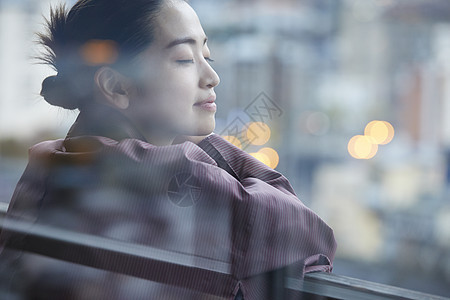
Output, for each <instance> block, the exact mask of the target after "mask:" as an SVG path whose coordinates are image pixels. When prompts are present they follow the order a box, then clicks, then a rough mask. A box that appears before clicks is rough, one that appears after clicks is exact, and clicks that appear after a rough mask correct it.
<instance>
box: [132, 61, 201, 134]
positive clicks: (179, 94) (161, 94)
mask: <svg viewBox="0 0 450 300" xmlns="http://www.w3.org/2000/svg"><path fill="white" fill-rule="evenodd" d="M187 69H188V68H185V69H183V68H177V69H172V70H171V69H168V70H167V69H166V70H164V71H162V72H159V74H158V75H159V76H155V75H154V74H149V75H147V77H146V78H145V80H143V82H142V85H141V86H140V91H141V92H140V95H139V96H138V99H137V101H136V105H135V106H134V108H133V111H134V114H135V115H139V119H140V120H141V121H142V122H146V123H147V124H148V125H147V126H151V125H152V124H155V123H157V124H159V125H161V124H164V125H165V126H170V127H176V128H180V127H185V126H190V124H191V123H192V122H194V121H195V119H196V117H195V115H194V114H195V113H194V108H193V104H194V103H195V102H197V101H198V100H199V99H198V90H199V89H198V80H197V76H196V74H195V73H194V72H193V71H192V70H194V68H191V69H192V70H187ZM188 71H190V72H188Z"/></svg>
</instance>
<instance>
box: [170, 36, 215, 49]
mask: <svg viewBox="0 0 450 300" xmlns="http://www.w3.org/2000/svg"><path fill="white" fill-rule="evenodd" d="M207 41H208V37H205V39H204V40H203V45H205V44H206V42H207ZM180 44H190V45H195V44H197V41H196V40H195V39H193V38H191V37H183V38H179V39H176V40H173V41H172V42H170V43H169V45H167V46H166V49H169V48H172V47H174V46H176V45H180Z"/></svg>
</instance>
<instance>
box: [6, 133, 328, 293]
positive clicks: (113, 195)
mask: <svg viewBox="0 0 450 300" xmlns="http://www.w3.org/2000/svg"><path fill="white" fill-rule="evenodd" d="M8 214H9V216H10V217H13V218H21V219H26V220H31V221H33V222H37V223H39V224H44V225H50V226H55V227H57V228H63V229H68V230H72V231H76V232H81V233H87V234H94V235H97V236H101V237H107V238H112V239H115V240H120V241H125V242H127V243H130V244H133V243H134V244H139V245H148V246H151V247H156V248H159V249H163V250H168V251H174V252H181V253H185V254H188V255H189V256H191V257H192V260H193V262H195V261H196V257H202V258H209V259H211V261H212V262H213V261H217V262H223V263H225V264H226V265H229V266H230V268H229V270H228V273H229V276H228V278H229V279H227V280H222V281H220V280H219V279H218V278H219V277H218V278H211V277H208V278H205V276H203V275H202V272H201V270H197V269H193V270H192V271H190V272H185V271H183V273H181V272H180V274H177V275H175V277H176V278H172V281H171V283H173V284H174V285H179V286H184V287H186V286H189V285H187V284H184V283H185V282H187V281H193V282H194V284H197V283H198V286H199V287H198V288H196V289H197V291H195V292H194V291H189V290H186V289H178V288H175V287H171V286H168V285H158V284H153V283H150V282H146V281H139V284H140V285H139V288H138V289H137V290H139V291H141V292H142V293H144V295H152V297H150V298H154V297H156V296H155V295H161V293H162V295H166V296H164V297H166V298H164V299H170V297H168V296H167V295H169V294H170V295H172V294H173V293H174V295H175V294H176V295H178V296H174V299H175V298H177V297H179V296H180V295H181V294H182V295H183V298H184V299H198V298H199V294H198V293H199V292H201V293H206V294H209V295H216V296H217V297H219V298H224V299H233V298H234V296H235V295H236V293H237V292H238V290H239V288H240V289H241V290H242V292H243V295H244V299H269V298H268V297H269V296H268V295H269V289H270V282H268V279H267V277H261V274H263V273H265V272H268V271H271V270H275V269H278V268H281V267H284V266H287V265H297V266H298V273H297V274H294V275H295V276H298V277H301V276H303V275H304V273H306V272H313V271H326V272H330V271H331V269H332V261H333V258H334V254H335V250H336V242H335V239H334V236H333V232H332V230H331V229H330V228H329V227H328V226H327V225H326V224H325V222H324V221H323V220H321V219H320V217H318V216H317V215H316V214H315V213H314V212H313V211H311V210H310V209H309V208H308V207H306V206H305V205H304V204H303V203H302V202H301V201H300V200H299V199H298V197H297V195H296V194H295V192H294V190H293V188H292V186H291V185H290V183H289V181H288V180H287V179H286V178H285V177H284V176H283V175H282V174H280V173H279V172H277V171H275V170H273V169H271V168H269V167H267V166H266V165H265V164H263V163H261V162H260V161H258V160H256V159H255V158H253V157H252V156H250V155H249V154H247V153H245V152H244V151H242V150H240V149H239V148H237V147H235V146H234V145H232V144H230V143H229V142H228V141H226V140H225V139H223V138H222V137H221V136H219V135H217V134H212V135H210V136H208V137H207V138H205V139H204V140H202V141H201V142H200V143H199V144H198V145H196V144H194V143H191V142H184V143H182V144H178V145H171V146H163V147H156V146H154V145H151V144H149V143H147V142H145V141H142V140H140V139H137V138H125V139H121V140H115V139H112V138H108V137H104V136H92V135H90V136H77V135H75V136H70V135H69V136H68V137H67V138H66V139H65V140H56V141H48V142H44V143H41V144H38V145H36V146H34V147H33V148H32V149H31V150H30V160H29V164H28V166H27V169H26V170H25V172H24V174H23V176H22V178H21V180H20V181H19V183H18V185H17V188H16V191H15V193H14V196H13V199H12V201H11V205H10V208H9V211H8ZM73 255H77V254H76V253H74V254H73ZM37 259H38V258H36V257H34V258H33V259H31V258H30V259H29V261H33V260H35V261H36V260H37ZM86 259H87V258H86ZM89 259H93V258H92V257H90V258H89ZM94 259H102V257H94ZM58 263H59V264H64V263H63V262H58ZM58 263H57V262H52V263H51V264H50V265H51V266H53V267H55V265H58ZM32 265H33V268H37V269H39V268H38V267H36V265H37V266H41V267H42V266H44V267H42V268H43V269H47V270H49V269H51V268H50V267H48V266H47V265H46V263H34V264H33V263H32ZM143 267H145V266H143ZM206 267H208V266H206ZM210 267H211V268H214V263H211V266H210ZM24 268H25V269H27V267H26V266H25V267H24ZM55 268H56V269H58V267H55ZM71 268H72V269H73V270H75V269H76V268H78V267H76V266H66V267H64V268H63V269H65V270H70V269H71ZM30 272H31V271H30ZM33 272H35V273H36V272H37V273H39V272H38V271H36V269H33ZM93 272H94V271H93ZM71 273H74V274H75V273H76V274H82V272H75V271H74V272H71ZM154 273H155V276H154V278H158V276H159V275H158V274H161V278H162V277H164V269H157V270H156V269H155V270H154ZM83 274H84V273H83ZM71 276H72V275H71ZM79 276H80V277H79V278H78V277H77V278H76V279H73V278H72V277H70V276H69V277H70V278H72V279H70V280H72V282H73V285H72V286H71V288H70V291H71V293H84V292H86V289H85V288H84V289H83V288H80V290H77V288H76V286H77V284H79V285H80V286H84V285H82V284H81V283H80V282H84V281H83V280H86V278H84V277H83V276H82V275H79ZM86 276H87V275H86ZM89 276H91V277H89ZM89 276H87V277H89V278H90V279H89V280H92V276H93V275H89ZM111 276H112V275H105V274H103V273H102V274H100V275H98V276H97V277H98V278H101V279H98V286H100V287H104V290H103V291H102V292H104V293H106V294H105V295H108V296H107V297H109V299H114V298H115V296H113V295H122V296H123V295H124V293H125V294H127V292H126V291H128V294H127V295H128V296H130V294H129V293H130V292H129V291H130V289H131V287H133V286H134V285H133V284H131V285H130V282H131V281H130V280H124V279H123V278H122V277H120V278H119V277H114V278H115V279H111V278H113V277H111ZM117 276H120V275H117ZM94 277H95V276H94ZM97 277H96V278H97ZM105 278H108V279H105ZM68 280H69V279H68ZM136 281H137V279H136ZM155 281H158V280H155ZM124 282H126V283H127V284H125V283H124ZM143 282H144V283H143ZM134 284H136V283H134ZM30 285H31V283H30ZM35 285H36V284H34V285H33V286H35ZM130 286H131V287H130ZM97 289H100V288H99V287H97ZM117 289H119V290H120V291H117ZM112 291H114V293H113V292H112ZM134 292H136V290H134ZM108 293H113V294H108ZM121 293H122V294H121ZM171 293H172V294H171ZM77 295H80V294H77ZM102 295H103V294H102ZM128 296H127V297H128ZM80 297H81V296H80ZM105 297H106V296H105ZM117 297H119V296H117ZM120 297H121V296H120ZM75 298H76V297H75ZM81 298H83V297H81ZM117 299H120V298H117ZM214 299H215V298H214Z"/></svg>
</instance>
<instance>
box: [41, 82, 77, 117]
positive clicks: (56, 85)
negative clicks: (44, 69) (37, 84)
mask: <svg viewBox="0 0 450 300" xmlns="http://www.w3.org/2000/svg"><path fill="white" fill-rule="evenodd" d="M41 96H42V97H44V99H45V101H47V102H48V103H50V104H51V105H54V106H59V107H62V108H66V109H76V108H78V103H77V101H74V98H75V97H73V96H71V95H70V92H69V87H68V86H67V83H66V82H65V81H64V80H61V78H60V76H57V75H56V76H49V77H47V78H45V79H44V81H43V82H42V90H41Z"/></svg>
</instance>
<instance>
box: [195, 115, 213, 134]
mask: <svg viewBox="0 0 450 300" xmlns="http://www.w3.org/2000/svg"><path fill="white" fill-rule="evenodd" d="M215 128H216V122H215V120H214V119H213V120H212V121H211V120H210V121H209V122H204V123H202V124H200V126H199V127H198V130H197V133H196V135H197V136H201V135H208V134H210V133H212V132H213V131H214V129H215Z"/></svg>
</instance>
